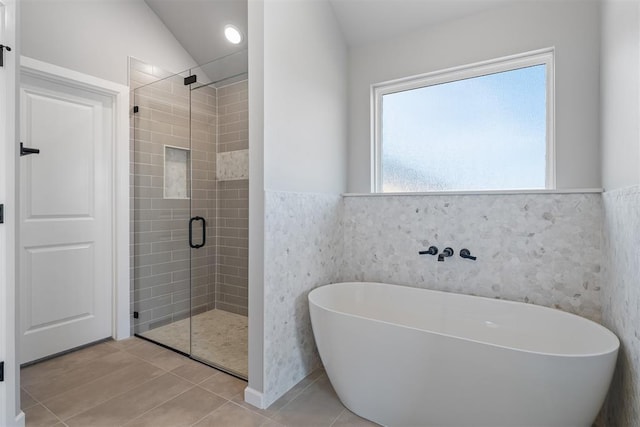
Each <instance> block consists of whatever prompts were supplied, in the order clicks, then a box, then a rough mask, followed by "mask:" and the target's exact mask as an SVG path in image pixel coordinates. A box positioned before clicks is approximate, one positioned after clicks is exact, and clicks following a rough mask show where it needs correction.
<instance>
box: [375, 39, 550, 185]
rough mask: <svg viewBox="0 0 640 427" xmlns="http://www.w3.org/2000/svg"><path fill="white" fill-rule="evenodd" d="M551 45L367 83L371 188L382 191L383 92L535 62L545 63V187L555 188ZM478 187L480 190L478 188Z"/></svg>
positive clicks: (417, 86) (424, 85)
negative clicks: (369, 106) (369, 109)
mask: <svg viewBox="0 0 640 427" xmlns="http://www.w3.org/2000/svg"><path fill="white" fill-rule="evenodd" d="M554 56H555V48H553V47H550V48H546V49H540V50H535V51H531V52H525V53H521V54H517V55H511V56H506V57H502V58H497V59H492V60H488V61H483V62H477V63H474V64H469V65H463V66H459V67H453V68H448V69H445V70H439V71H434V72H430V73H426V74H421V75H418V76H411V77H406V78H402V79H397V80H391V81H386V82H382V83H376V84H373V85H371V134H372V142H371V147H372V150H371V191H372V192H374V193H382V192H383V191H382V97H383V96H384V95H388V94H392V93H396V92H402V91H406V90H412V89H419V88H423V87H428V86H433V85H437V84H442V83H451V82H455V81H458V80H464V79H469V78H473V77H481V76H486V75H489V74H495V73H500V72H504V71H513V70H517V69H520V68H526V67H531V66H535V65H545V66H546V71H547V73H546V76H547V94H546V95H547V114H546V121H547V129H546V139H547V143H546V156H545V157H546V173H545V189H555V188H556V151H555V68H554ZM480 191H482V190H480Z"/></svg>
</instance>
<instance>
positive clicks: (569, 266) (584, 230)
mask: <svg viewBox="0 0 640 427" xmlns="http://www.w3.org/2000/svg"><path fill="white" fill-rule="evenodd" d="M601 224H602V203H601V195H600V194H599V193H581V194H575V193H574V194H557V193H554V194H476V195H427V196H424V195H422V196H421V195H415V196H414V195H405V196H384V197H381V196H346V197H345V198H344V262H343V265H342V271H341V274H340V278H341V281H374V282H387V283H393V284H400V285H408V286H415V287H421V288H429V289H435V290H442V291H449V292H457V293H464V294H472V295H478V296H484V297H490V298H504V299H507V300H512V301H522V302H528V303H534V304H538V305H543V306H547V307H554V308H559V309H561V310H564V311H568V312H570V313H575V314H578V315H581V316H583V317H586V318H589V319H592V320H595V321H600V320H601V319H600V318H601V303H600V293H601V292H600V261H601V247H600V242H601V232H600V230H601ZM430 245H434V246H436V247H438V248H439V250H440V251H442V250H443V249H444V248H445V247H447V246H449V247H451V248H453V249H454V250H455V254H454V256H453V257H451V258H446V260H445V261H444V262H438V261H437V257H434V256H431V255H418V251H420V250H424V249H426V248H428V247H429V246H430ZM462 248H468V249H469V250H470V251H471V254H472V255H475V256H477V257H478V259H477V261H471V260H467V259H462V258H460V256H459V252H460V249H462Z"/></svg>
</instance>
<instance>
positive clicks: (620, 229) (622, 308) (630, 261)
mask: <svg viewBox="0 0 640 427" xmlns="http://www.w3.org/2000/svg"><path fill="white" fill-rule="evenodd" d="M603 204H604V227H603V249H604V250H603V255H604V258H603V273H602V276H603V280H602V281H603V283H605V284H606V285H605V286H604V287H603V298H602V316H603V321H604V322H603V323H604V325H605V326H606V327H607V328H609V329H610V330H611V331H613V332H614V333H615V334H616V335H617V336H618V338H619V339H620V352H619V354H618V365H617V366H616V372H615V374H614V377H613V383H612V384H611V389H610V391H609V396H608V399H607V403H606V405H605V410H604V413H605V417H604V418H605V423H604V425H606V426H637V425H640V330H639V329H638V328H639V326H638V325H640V256H639V254H640V186H635V187H630V188H625V189H620V190H614V191H607V192H605V193H604V194H603Z"/></svg>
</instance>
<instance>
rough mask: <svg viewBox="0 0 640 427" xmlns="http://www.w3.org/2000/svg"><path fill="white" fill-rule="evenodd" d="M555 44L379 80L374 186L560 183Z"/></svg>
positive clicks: (532, 185) (426, 187)
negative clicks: (556, 152)
mask: <svg viewBox="0 0 640 427" xmlns="http://www.w3.org/2000/svg"><path fill="white" fill-rule="evenodd" d="M553 74H554V73H553V49H546V50H544V51H537V52H533V53H527V54H522V55H517V56H513V57H509V58H506V59H505V58H502V59H499V60H493V61H487V62H484V63H480V64H474V65H470V66H465V67H458V68H455V69H450V70H446V71H441V72H435V73H430V74H427V75H423V76H419V77H412V78H408V79H402V80H400V81H394V82H387V83H382V84H379V85H374V86H373V88H372V89H373V101H374V105H373V122H374V131H373V133H374V141H373V146H374V148H373V158H374V168H373V170H374V177H373V180H374V191H376V192H421V191H423V192H428V191H448V190H517V189H545V188H554V187H555V164H554V145H553V133H554V131H553V105H554V102H553V95H554V93H553V87H554V84H553Z"/></svg>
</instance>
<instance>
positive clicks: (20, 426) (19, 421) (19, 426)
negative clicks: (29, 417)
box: [15, 411, 26, 427]
mask: <svg viewBox="0 0 640 427" xmlns="http://www.w3.org/2000/svg"><path fill="white" fill-rule="evenodd" d="M25 422H26V421H25V418H24V412H22V411H20V414H18V416H17V417H16V424H15V425H16V427H24V425H25Z"/></svg>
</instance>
